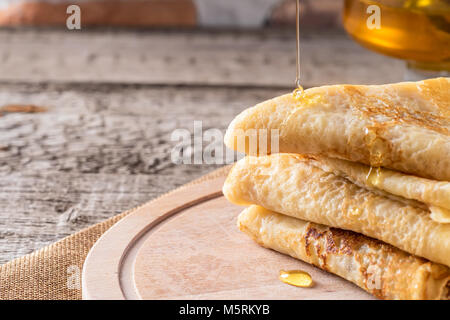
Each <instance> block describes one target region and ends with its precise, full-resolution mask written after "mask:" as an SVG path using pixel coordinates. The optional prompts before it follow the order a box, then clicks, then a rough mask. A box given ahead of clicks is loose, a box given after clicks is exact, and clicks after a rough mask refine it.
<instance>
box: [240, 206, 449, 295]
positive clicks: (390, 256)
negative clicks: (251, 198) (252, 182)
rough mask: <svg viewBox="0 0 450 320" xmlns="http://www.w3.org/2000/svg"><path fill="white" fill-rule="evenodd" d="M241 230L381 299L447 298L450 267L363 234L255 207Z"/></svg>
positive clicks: (242, 221) (243, 219) (246, 212)
mask: <svg viewBox="0 0 450 320" xmlns="http://www.w3.org/2000/svg"><path fill="white" fill-rule="evenodd" d="M238 226H239V229H240V230H242V231H243V232H245V233H247V234H248V235H250V236H251V237H252V238H253V239H254V240H255V241H256V242H258V243H259V244H260V245H262V246H263V247H266V248H270V249H274V250H276V251H278V252H281V253H284V254H287V255H290V256H291V257H294V258H297V259H300V260H303V261H305V262H308V263H311V264H313V265H315V266H317V267H319V268H321V269H323V270H326V271H328V272H331V273H334V274H336V275H338V276H341V277H342V278H344V279H346V280H349V281H351V282H353V283H355V284H356V285H358V286H359V287H361V288H363V289H364V290H366V291H367V292H369V293H371V294H373V295H374V296H376V297H378V298H381V299H417V300H426V299H442V300H448V299H449V298H450V297H449V289H450V270H449V268H447V267H445V266H443V265H440V264H436V263H433V262H430V261H427V260H425V259H422V258H418V257H415V256H413V255H410V254H407V253H406V252H403V251H401V250H399V249H396V248H394V247H392V246H390V245H387V244H385V243H382V242H380V241H376V240H373V239H370V238H368V237H365V236H363V235H361V234H357V233H353V232H350V231H344V230H340V229H334V228H329V227H326V226H323V225H319V224H315V223H310V222H306V221H303V220H299V219H295V218H291V217H287V216H284V215H281V214H278V213H275V212H272V211H269V210H266V209H264V208H262V207H259V206H251V207H249V208H247V209H245V210H244V212H242V213H241V214H240V216H239V218H238Z"/></svg>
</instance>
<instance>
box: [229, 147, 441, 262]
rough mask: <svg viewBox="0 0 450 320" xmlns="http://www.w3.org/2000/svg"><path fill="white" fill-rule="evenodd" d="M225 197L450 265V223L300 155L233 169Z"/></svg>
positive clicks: (242, 163) (272, 157) (243, 163)
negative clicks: (381, 193)
mask: <svg viewBox="0 0 450 320" xmlns="http://www.w3.org/2000/svg"><path fill="white" fill-rule="evenodd" d="M223 192H224V195H225V197H226V198H227V199H228V200H229V201H231V202H233V203H235V204H240V205H250V204H257V205H260V206H262V207H264V208H267V209H270V210H273V211H276V212H279V213H282V214H286V215H289V216H292V217H295V218H299V219H302V220H307V221H311V222H315V223H318V224H324V225H327V226H331V227H335V228H340V229H346V230H351V231H354V232H358V233H362V234H364V235H366V236H368V237H372V238H375V239H379V240H381V241H384V242H386V243H389V244H391V245H393V246H395V247H397V248H400V249H402V250H404V251H406V252H409V253H411V254H414V255H417V256H421V257H424V258H426V259H428V260H431V261H433V262H438V263H442V264H444V265H447V266H450V224H442V223H437V222H435V221H433V220H432V219H431V217H430V212H429V211H427V210H425V209H423V208H420V207H415V206H413V205H411V204H408V203H405V202H403V201H397V200H394V199H392V198H390V197H386V196H383V195H380V194H377V193H374V192H372V191H370V190H367V189H365V188H361V187H359V186H357V185H356V184H354V183H352V182H350V181H349V180H347V179H345V178H343V177H340V176H337V175H335V174H333V173H330V172H326V171H323V170H322V169H319V168H318V167H316V166H314V165H313V162H312V161H311V160H310V158H308V157H305V156H301V155H296V154H275V155H270V156H266V157H247V158H244V159H242V160H240V161H239V162H237V163H236V165H235V166H234V167H233V168H232V169H231V171H230V173H229V175H228V178H227V179H226V181H225V184H224V187H223Z"/></svg>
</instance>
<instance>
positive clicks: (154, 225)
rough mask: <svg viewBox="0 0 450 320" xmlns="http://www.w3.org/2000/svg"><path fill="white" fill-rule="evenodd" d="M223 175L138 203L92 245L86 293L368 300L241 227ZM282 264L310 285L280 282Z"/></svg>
mask: <svg viewBox="0 0 450 320" xmlns="http://www.w3.org/2000/svg"><path fill="white" fill-rule="evenodd" d="M224 180H225V177H224V176H222V177H219V178H215V179H213V180H207V181H205V182H202V183H200V184H196V185H192V186H189V187H184V188H181V189H179V190H176V191H174V192H172V193H169V194H168V195H166V196H163V197H161V198H160V199H158V200H156V201H153V202H151V203H149V204H147V205H144V206H143V207H141V208H140V209H138V210H137V211H135V212H133V213H131V214H130V215H129V216H127V217H125V218H124V219H123V220H121V221H119V222H118V223H117V224H116V225H115V226H113V227H112V228H111V229H110V230H109V231H108V232H107V233H105V234H104V235H103V236H102V238H100V239H99V241H98V242H97V243H96V244H95V246H94V247H93V249H92V250H91V252H90V253H89V255H88V257H87V259H86V262H85V265H84V268H83V277H82V280H83V298H84V299H88V300H89V299H372V297H371V296H370V295H369V294H367V293H366V292H365V291H363V290H362V289H360V288H358V287H356V286H355V285H353V284H352V283H350V282H347V281H345V280H343V279H341V278H339V277H337V276H334V275H332V274H329V273H326V272H325V271H322V270H319V269H317V268H315V267H313V266H311V265H309V264H307V263H304V262H302V261H298V260H296V259H293V258H291V257H288V256H285V255H282V254H279V253H277V252H275V251H272V250H269V249H265V248H262V247H260V246H259V245H257V244H256V243H254V242H253V241H252V240H251V239H250V238H249V237H247V236H246V235H245V234H243V233H241V232H240V231H239V230H238V229H237V226H236V217H237V215H238V214H239V213H240V212H241V211H242V209H243V208H242V207H238V206H235V205H233V204H230V203H229V202H228V201H227V200H226V199H225V198H224V197H223V195H222V193H221V187H222V185H223V182H224ZM281 269H285V270H286V269H287V270H289V269H302V270H304V271H307V272H309V273H310V274H311V275H312V277H313V280H314V283H315V285H314V286H313V287H312V288H297V287H293V286H289V285H286V284H284V283H281V282H280V281H279V280H278V273H279V270H281Z"/></svg>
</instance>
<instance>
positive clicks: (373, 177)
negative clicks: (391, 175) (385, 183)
mask: <svg viewBox="0 0 450 320" xmlns="http://www.w3.org/2000/svg"><path fill="white" fill-rule="evenodd" d="M381 175H382V169H381V168H380V167H376V168H374V167H370V169H369V172H368V173H367V176H366V181H367V183H368V184H369V185H370V186H374V187H376V186H378V185H379V184H380V182H381V179H382V176H381Z"/></svg>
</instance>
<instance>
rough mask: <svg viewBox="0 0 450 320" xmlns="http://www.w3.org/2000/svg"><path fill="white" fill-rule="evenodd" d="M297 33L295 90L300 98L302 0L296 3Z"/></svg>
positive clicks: (301, 93) (302, 90) (297, 97)
mask: <svg viewBox="0 0 450 320" xmlns="http://www.w3.org/2000/svg"><path fill="white" fill-rule="evenodd" d="M295 22H296V35H297V70H296V77H295V85H296V87H297V88H296V89H295V90H294V92H293V94H294V98H295V99H300V98H301V97H302V95H303V92H304V89H303V87H302V85H301V81H300V76H301V69H300V0H297V5H296V19H295Z"/></svg>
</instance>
